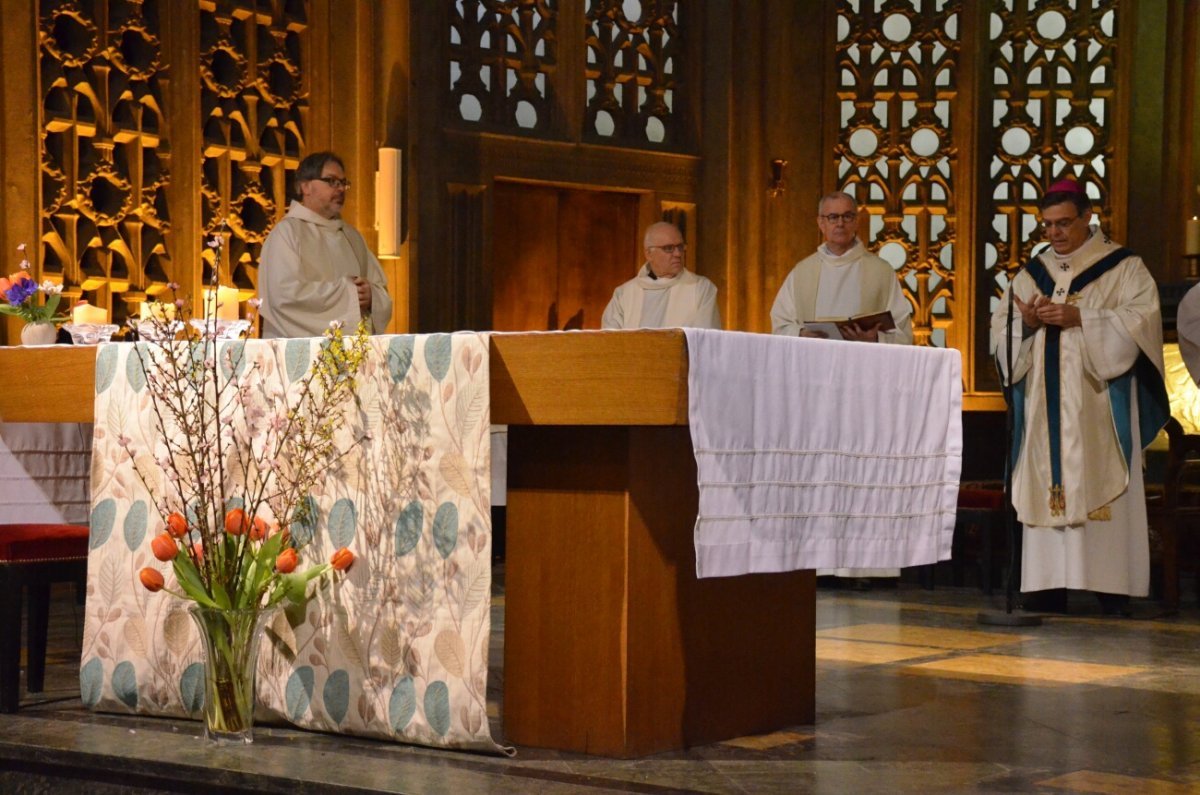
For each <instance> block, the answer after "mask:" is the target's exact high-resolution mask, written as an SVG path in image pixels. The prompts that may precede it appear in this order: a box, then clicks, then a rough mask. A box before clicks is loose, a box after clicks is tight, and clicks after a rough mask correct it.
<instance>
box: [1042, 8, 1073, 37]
mask: <svg viewBox="0 0 1200 795" xmlns="http://www.w3.org/2000/svg"><path fill="white" fill-rule="evenodd" d="M1037 32H1038V33H1040V34H1042V36H1044V37H1045V38H1047V39H1057V38H1058V37H1059V36H1061V35H1063V34H1064V33H1066V32H1067V19H1066V17H1064V16H1063V15H1062V14H1061V13H1059V12H1058V11H1047V12H1046V13H1044V14H1042V15H1041V16H1039V17H1038V18H1037Z"/></svg>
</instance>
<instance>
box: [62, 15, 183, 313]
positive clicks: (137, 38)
mask: <svg viewBox="0 0 1200 795" xmlns="http://www.w3.org/2000/svg"><path fill="white" fill-rule="evenodd" d="M158 9H159V7H158V4H156V3H150V4H146V5H143V4H142V3H141V2H139V1H138V0H95V2H90V3H76V2H67V1H64V2H57V3H54V2H43V3H42V4H41V6H40V11H39V19H38V49H39V54H40V57H41V65H40V69H39V73H38V74H39V86H40V90H41V113H42V138H43V142H42V147H41V185H42V191H41V192H42V230H41V243H42V274H41V275H42V277H43V278H49V279H51V280H53V281H56V282H61V283H62V284H64V285H65V287H66V289H65V290H64V295H65V296H66V297H67V298H68V299H69V300H70V299H75V298H78V297H80V296H81V295H82V296H83V297H85V298H87V299H88V300H89V301H91V302H92V303H95V304H98V305H109V304H110V302H111V304H112V315H113V319H114V321H116V322H120V321H122V320H123V319H124V317H125V316H126V306H125V304H124V302H122V301H118V300H114V297H115V296H116V295H119V294H124V295H125V297H129V298H134V297H136V300H137V301H140V300H141V297H143V296H144V294H145V293H144V291H146V290H147V289H148V288H151V287H152V286H153V285H162V284H163V283H165V281H166V280H167V274H168V272H169V271H170V256H169V249H170V245H169V241H170V236H171V226H170V218H169V217H168V215H167V203H166V190H167V188H168V185H169V181H170V173H169V170H168V168H167V163H168V162H169V155H168V152H169V151H170V147H169V143H168V141H167V140H166V139H165V137H164V136H165V132H166V124H165V120H164V112H163V92H162V86H161V83H160V81H161V79H162V77H163V75H164V72H165V68H166V66H165V64H164V62H163V58H162V47H161V43H160V28H161V25H160V20H159V17H158ZM69 300H68V301H67V302H64V303H66V304H69Z"/></svg>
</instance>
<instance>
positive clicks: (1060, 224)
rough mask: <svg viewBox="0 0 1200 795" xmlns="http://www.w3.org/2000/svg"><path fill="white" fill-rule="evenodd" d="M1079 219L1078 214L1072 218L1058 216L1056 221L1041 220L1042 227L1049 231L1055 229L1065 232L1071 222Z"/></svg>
mask: <svg viewBox="0 0 1200 795" xmlns="http://www.w3.org/2000/svg"><path fill="white" fill-rule="evenodd" d="M1078 220H1079V216H1078V215H1077V216H1075V217H1074V218H1059V219H1058V220H1057V221H1042V229H1045V230H1046V231H1047V232H1049V231H1050V230H1051V229H1057V230H1058V231H1060V232H1065V231H1067V230H1068V229H1070V228H1071V224H1073V223H1075V222H1076V221H1078Z"/></svg>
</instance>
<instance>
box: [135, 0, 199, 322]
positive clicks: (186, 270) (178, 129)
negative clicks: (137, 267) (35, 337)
mask: <svg viewBox="0 0 1200 795" xmlns="http://www.w3.org/2000/svg"><path fill="white" fill-rule="evenodd" d="M163 42H164V47H165V49H166V51H167V53H168V57H169V59H170V68H169V69H167V70H166V76H165V77H164V78H163V80H162V82H163V96H164V97H165V99H166V105H167V107H166V108H165V111H166V117H167V128H168V130H169V131H170V135H169V139H170V141H171V149H170V158H169V160H168V162H169V164H170V168H171V175H172V179H171V182H172V188H173V189H172V190H170V191H168V192H167V209H168V212H169V214H170V218H171V224H172V227H173V229H174V233H173V234H172V236H171V265H172V269H171V272H170V273H168V274H167V275H168V276H169V277H170V279H171V280H172V281H175V282H177V283H179V284H182V285H189V288H190V289H189V290H188V292H189V293H191V292H192V291H193V290H195V289H197V288H198V287H199V284H200V248H201V240H200V238H201V235H200V230H201V229H202V228H203V227H202V224H201V212H200V201H201V199H200V195H201V180H202V175H201V169H200V159H201V151H202V147H203V145H204V136H203V132H202V129H201V125H200V123H199V120H200V119H201V105H200V91H199V90H197V84H198V81H197V79H196V75H198V74H199V71H200V15H199V14H198V13H197V11H196V9H195V8H190V7H184V6H182V5H180V6H172V7H171V10H170V13H168V14H166V15H165V18H164V20H163ZM165 287H166V285H163V284H161V283H160V284H150V285H148V286H147V288H146V293H147V294H148V295H147V297H149V298H154V299H157V300H162V301H170V300H172V296H171V294H170V292H169V291H167V290H166V289H165ZM193 294H194V293H193ZM131 310H132V311H131V314H136V313H138V311H139V308H134V307H131Z"/></svg>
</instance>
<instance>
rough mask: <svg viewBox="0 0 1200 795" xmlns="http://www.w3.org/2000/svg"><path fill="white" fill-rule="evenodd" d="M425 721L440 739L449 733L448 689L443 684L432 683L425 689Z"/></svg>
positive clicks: (439, 682)
mask: <svg viewBox="0 0 1200 795" xmlns="http://www.w3.org/2000/svg"><path fill="white" fill-rule="evenodd" d="M425 720H427V721H429V728H431V729H433V730H434V731H435V732H437V733H438V734H439V735H440V736H442V737H445V736H446V732H448V731H450V688H448V687H446V683H445V682H441V681H438V682H433V683H431V684H430V685H429V687H427V688H425Z"/></svg>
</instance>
